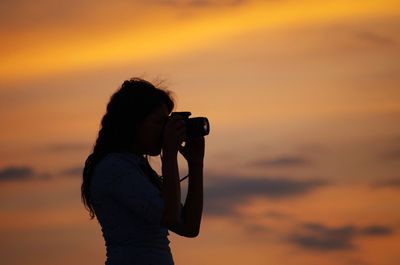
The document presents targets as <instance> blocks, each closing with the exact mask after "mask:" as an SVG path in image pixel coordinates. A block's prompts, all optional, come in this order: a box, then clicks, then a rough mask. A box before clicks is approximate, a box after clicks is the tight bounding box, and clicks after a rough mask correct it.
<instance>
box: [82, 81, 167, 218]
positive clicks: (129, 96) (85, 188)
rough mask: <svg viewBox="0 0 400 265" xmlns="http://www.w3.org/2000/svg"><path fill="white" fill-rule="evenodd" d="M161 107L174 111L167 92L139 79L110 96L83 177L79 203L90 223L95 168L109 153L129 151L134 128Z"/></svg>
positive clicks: (126, 84) (92, 214) (92, 210)
mask: <svg viewBox="0 0 400 265" xmlns="http://www.w3.org/2000/svg"><path fill="white" fill-rule="evenodd" d="M162 104H165V105H166V106H167V109H168V111H169V112H171V111H172V110H173V108H174V102H173V99H172V97H171V95H170V92H169V91H167V90H164V89H161V88H157V87H155V86H154V85H153V84H151V83H150V82H148V81H146V80H143V79H140V78H132V79H130V80H126V81H124V83H123V84H122V86H121V88H120V89H119V90H117V91H116V92H115V93H114V94H113V95H112V96H111V99H110V101H109V103H108V104H107V110H106V113H105V114H104V116H103V118H102V120H101V126H100V131H99V133H98V136H97V140H96V142H95V144H94V147H93V151H92V153H91V154H90V155H89V156H88V157H87V159H86V162H85V166H84V169H83V174H82V175H83V179H82V186H81V199H82V203H83V205H84V206H85V208H86V209H87V210H88V211H89V215H90V219H93V218H94V216H95V211H94V208H93V204H92V202H91V194H90V183H91V179H92V175H93V172H94V169H95V167H96V165H97V164H98V163H99V162H100V161H101V159H102V158H104V157H105V156H106V155H107V154H108V153H111V152H126V151H127V152H129V151H131V150H130V149H131V148H132V146H133V143H134V139H135V133H136V129H135V128H136V126H137V124H138V123H139V122H141V121H143V120H144V119H146V117H148V116H149V115H150V113H151V112H153V111H154V110H155V109H156V108H157V107H159V106H161V105H162ZM146 159H147V157H146Z"/></svg>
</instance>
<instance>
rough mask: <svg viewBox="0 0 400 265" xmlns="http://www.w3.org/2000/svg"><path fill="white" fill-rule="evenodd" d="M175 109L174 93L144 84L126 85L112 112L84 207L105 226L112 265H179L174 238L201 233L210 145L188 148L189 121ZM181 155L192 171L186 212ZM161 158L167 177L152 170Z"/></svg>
mask: <svg viewBox="0 0 400 265" xmlns="http://www.w3.org/2000/svg"><path fill="white" fill-rule="evenodd" d="M173 108H174V103H173V101H172V99H171V97H170V94H169V92H168V91H166V90H162V89H160V88H156V87H155V86H154V85H152V84H151V83H149V82H147V81H145V80H142V79H139V78H133V79H131V80H128V81H125V82H124V83H123V84H122V86H121V88H120V89H119V90H118V91H117V92H115V93H114V94H113V95H112V97H111V99H110V102H109V103H108V105H107V111H106V113H105V115H104V116H103V118H102V120H101V128H100V131H99V133H98V137H97V140H96V143H95V145H94V148H93V152H92V153H91V154H90V155H89V156H88V158H87V160H86V162H85V167H84V170H83V182H82V186H81V196H82V202H83V204H84V206H85V208H86V209H87V210H88V211H89V214H90V218H91V219H93V218H94V217H95V216H96V218H97V220H98V222H99V224H100V226H101V231H102V234H103V237H104V240H105V246H106V254H107V259H106V262H105V264H106V265H122V264H123V265H125V264H126V265H128V264H129V265H131V264H146V265H149V264H157V265H163V264H168V265H169V264H174V261H173V258H172V254H171V250H170V247H169V242H170V241H169V240H168V238H167V236H168V235H169V233H168V230H171V231H173V232H175V233H176V234H178V235H181V236H185V237H196V236H197V235H198V233H199V230H200V222H201V215H202V208H203V158H204V149H205V143H204V137H198V138H195V139H190V140H189V139H188V140H186V141H185V133H186V128H185V124H184V121H183V118H182V117H179V116H169V114H170V113H171V111H172V110H173ZM183 142H185V145H184V146H182V143H183ZM178 152H180V153H181V154H182V155H183V156H184V157H185V159H186V160H187V163H188V169H189V174H188V179H189V183H188V192H187V196H186V200H185V203H184V204H181V190H180V179H179V172H178V162H177V155H178ZM158 155H160V157H161V165H162V169H161V171H162V177H160V176H158V174H157V173H156V172H155V171H154V170H153V169H152V168H151V166H150V164H149V162H148V156H158Z"/></svg>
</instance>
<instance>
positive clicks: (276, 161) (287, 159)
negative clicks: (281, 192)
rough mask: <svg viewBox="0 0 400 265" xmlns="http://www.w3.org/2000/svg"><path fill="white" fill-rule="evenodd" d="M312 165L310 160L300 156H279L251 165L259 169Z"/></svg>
mask: <svg viewBox="0 0 400 265" xmlns="http://www.w3.org/2000/svg"><path fill="white" fill-rule="evenodd" d="M310 164H312V163H311V161H310V160H308V159H306V158H304V157H300V156H289V155H288V156H281V157H277V158H273V159H260V160H257V161H254V162H252V163H251V165H254V166H261V167H294V166H308V165H310Z"/></svg>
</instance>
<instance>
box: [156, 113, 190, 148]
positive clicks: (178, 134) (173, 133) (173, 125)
mask: <svg viewBox="0 0 400 265" xmlns="http://www.w3.org/2000/svg"><path fill="white" fill-rule="evenodd" d="M185 138H186V126H185V122H184V120H183V118H182V117H180V116H179V115H175V116H169V117H168V120H167V122H166V124H165V127H164V132H163V144H162V149H163V154H165V153H170V154H174V155H176V154H177V153H178V150H179V149H180V147H181V145H182V142H183V141H184V140H185Z"/></svg>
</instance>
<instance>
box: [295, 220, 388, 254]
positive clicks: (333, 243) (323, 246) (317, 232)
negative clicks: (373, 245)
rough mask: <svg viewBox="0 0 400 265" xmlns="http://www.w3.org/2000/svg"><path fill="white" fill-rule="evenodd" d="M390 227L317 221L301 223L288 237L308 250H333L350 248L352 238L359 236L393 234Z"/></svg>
mask: <svg viewBox="0 0 400 265" xmlns="http://www.w3.org/2000/svg"><path fill="white" fill-rule="evenodd" d="M393 233H394V231H393V229H392V228H390V227H387V226H381V225H372V226H368V227H364V228H357V227H355V226H351V225H348V226H341V227H333V228H330V227H327V226H324V225H322V224H318V223H307V224H303V225H302V227H301V228H300V230H299V231H296V232H294V233H293V234H292V235H290V236H289V237H288V240H289V242H290V243H292V244H294V245H296V246H299V247H301V248H304V249H308V250H316V251H335V250H352V249H354V248H355V245H354V242H353V241H354V239H355V238H356V237H360V236H369V237H375V236H387V235H391V234H393Z"/></svg>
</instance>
